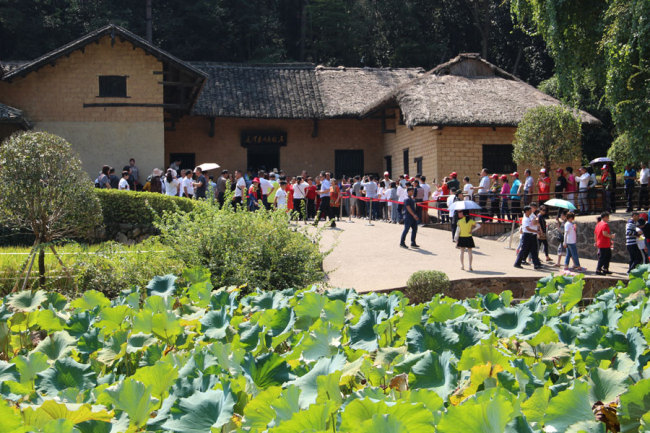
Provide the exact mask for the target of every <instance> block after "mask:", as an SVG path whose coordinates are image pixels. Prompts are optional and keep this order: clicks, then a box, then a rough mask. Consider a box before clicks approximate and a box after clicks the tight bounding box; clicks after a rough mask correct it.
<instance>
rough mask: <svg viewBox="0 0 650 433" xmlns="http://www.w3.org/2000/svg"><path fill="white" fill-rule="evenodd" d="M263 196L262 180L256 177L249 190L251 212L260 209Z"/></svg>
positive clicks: (249, 208)
mask: <svg viewBox="0 0 650 433" xmlns="http://www.w3.org/2000/svg"><path fill="white" fill-rule="evenodd" d="M261 195H262V190H261V189H260V179H259V177H254V178H253V182H252V183H251V186H250V187H249V188H248V210H249V211H250V212H255V211H256V210H257V209H259V208H260V201H261Z"/></svg>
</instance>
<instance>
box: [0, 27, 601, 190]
mask: <svg viewBox="0 0 650 433" xmlns="http://www.w3.org/2000/svg"><path fill="white" fill-rule="evenodd" d="M0 64H1V65H2V66H1V68H0V69H1V70H2V71H3V73H2V77H1V78H0V103H1V104H4V105H0V125H2V122H3V119H13V120H12V121H13V122H14V123H13V125H14V126H13V128H14V129H15V128H16V126H15V125H18V127H20V128H29V127H33V128H35V129H40V130H48V131H50V132H53V133H55V134H59V135H61V136H63V137H65V138H66V139H68V140H69V141H70V142H71V143H72V144H73V146H74V147H75V148H76V149H77V150H78V152H79V154H80V156H81V159H82V161H83V163H84V167H85V169H86V170H87V171H88V172H89V173H90V174H91V176H94V175H96V173H97V172H98V170H99V169H100V167H101V166H102V165H103V164H107V165H111V166H115V167H118V168H119V167H121V166H123V165H125V164H126V163H127V162H128V160H129V158H135V159H136V163H137V164H138V165H139V166H140V168H141V172H142V173H143V174H146V173H148V172H150V170H152V169H153V168H154V167H158V168H161V167H164V166H168V165H169V164H170V163H171V162H172V161H176V160H179V161H181V165H182V167H183V168H193V167H194V165H197V164H199V163H203V162H217V163H219V164H220V165H221V166H222V167H224V168H228V169H230V170H234V169H246V168H248V169H251V170H257V169H259V168H265V169H267V170H268V169H273V168H279V169H283V170H284V171H285V172H287V173H288V174H292V175H293V174H296V173H299V172H300V171H302V170H307V171H308V172H310V173H315V172H318V171H320V170H323V169H327V170H331V171H333V172H335V173H336V174H337V175H341V174H346V175H355V174H363V173H380V172H383V171H384V170H388V171H389V172H391V173H392V172H395V173H397V172H407V173H409V174H416V173H422V174H425V175H427V176H428V177H429V178H430V179H431V180H432V179H434V178H441V177H442V176H444V175H446V174H448V173H449V172H450V171H457V172H459V173H461V174H463V175H464V174H468V175H474V174H475V173H476V172H477V171H478V170H480V169H481V168H482V167H484V166H486V167H488V168H490V169H491V170H493V171H498V172H505V171H508V170H510V169H512V168H513V167H514V165H513V163H512V145H511V143H512V141H513V137H514V132H515V130H516V126H517V124H518V122H519V121H520V120H521V118H522V116H523V114H524V112H525V111H526V110H527V109H528V108H531V107H535V106H538V105H550V104H559V103H560V102H559V101H557V100H556V99H554V98H551V97H550V96H548V95H545V94H543V93H541V92H539V91H538V90H537V89H535V88H534V87H532V86H530V85H528V84H526V83H525V82H523V81H521V80H519V79H518V78H516V77H514V76H512V75H511V74H508V73H507V72H505V71H503V70H501V69H499V68H498V67H496V66H494V65H492V64H490V63H488V62H487V61H485V60H483V59H481V58H480V57H479V56H478V55H475V54H461V55H459V56H458V57H456V58H454V59H452V60H451V61H449V62H447V63H445V64H442V65H440V66H438V67H436V68H434V69H433V70H431V71H428V72H425V71H424V70H422V69H421V68H347V67H323V66H316V65H313V64H311V63H288V64H259V65H257V64H230V63H214V62H185V61H182V60H180V59H178V58H176V57H174V56H172V55H171V54H169V53H166V52H165V51H163V50H161V49H159V48H158V47H155V46H154V45H152V44H151V43H149V42H148V41H146V40H144V39H142V38H140V37H139V36H137V35H135V34H133V33H131V32H129V31H127V30H125V29H123V28H120V27H118V26H115V25H108V26H106V27H103V28H101V29H98V30H96V31H94V32H91V33H89V34H88V35H86V36H83V37H82V38H80V39H78V40H76V41H73V42H71V43H69V44H67V45H65V46H63V47H60V48H59V49H57V50H54V51H52V52H50V53H47V54H44V55H43V56H41V57H40V58H38V59H35V60H33V61H28V62H1V63H0ZM12 107H15V108H12ZM579 115H580V116H581V117H582V121H583V122H584V123H585V124H597V123H598V120H597V119H595V118H593V117H592V116H590V115H588V114H587V113H582V112H581V113H579ZM18 119H19V120H18ZM7 121H9V120H7ZM3 131H4V132H3ZM7 131H8V130H3V129H0V139H1V138H2V137H3V135H4V136H6V135H7V134H8V132H7Z"/></svg>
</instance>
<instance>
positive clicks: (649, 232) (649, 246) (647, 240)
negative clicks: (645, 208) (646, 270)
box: [639, 214, 650, 263]
mask: <svg viewBox="0 0 650 433" xmlns="http://www.w3.org/2000/svg"><path fill="white" fill-rule="evenodd" d="M644 217H645V218H639V228H640V229H641V232H642V233H643V238H639V240H642V241H643V242H644V245H643V247H642V249H643V250H644V251H645V259H646V260H645V262H646V263H648V259H649V256H648V255H649V254H650V220H648V215H647V214H646V215H644ZM641 221H643V225H641Z"/></svg>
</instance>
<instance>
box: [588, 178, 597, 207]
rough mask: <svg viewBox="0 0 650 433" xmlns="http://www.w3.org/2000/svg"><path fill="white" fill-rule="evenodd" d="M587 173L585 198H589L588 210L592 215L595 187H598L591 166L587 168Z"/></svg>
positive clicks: (594, 205) (594, 203) (594, 202)
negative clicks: (587, 180)
mask: <svg viewBox="0 0 650 433" xmlns="http://www.w3.org/2000/svg"><path fill="white" fill-rule="evenodd" d="M587 173H589V184H588V185H587V197H588V198H589V209H591V212H592V213H593V212H595V211H596V186H597V185H598V179H597V178H596V173H595V172H594V168H593V167H592V166H589V167H587Z"/></svg>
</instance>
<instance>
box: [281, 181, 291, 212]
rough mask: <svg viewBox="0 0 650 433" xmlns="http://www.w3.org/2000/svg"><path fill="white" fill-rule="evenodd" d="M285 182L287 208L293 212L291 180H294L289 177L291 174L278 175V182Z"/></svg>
mask: <svg viewBox="0 0 650 433" xmlns="http://www.w3.org/2000/svg"><path fill="white" fill-rule="evenodd" d="M283 180H284V181H285V182H287V209H288V210H289V211H290V212H293V182H294V180H293V179H291V176H282V175H281V176H280V182H282V181H283Z"/></svg>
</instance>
